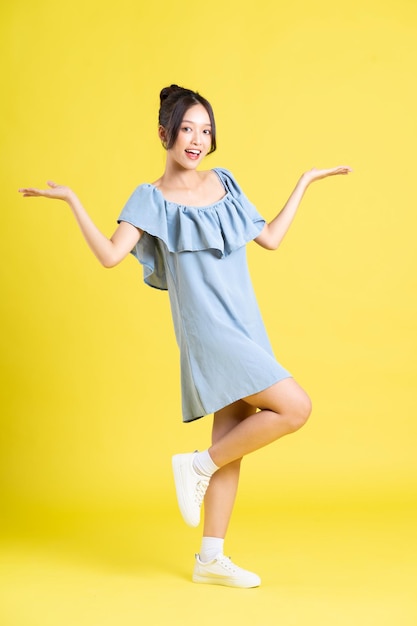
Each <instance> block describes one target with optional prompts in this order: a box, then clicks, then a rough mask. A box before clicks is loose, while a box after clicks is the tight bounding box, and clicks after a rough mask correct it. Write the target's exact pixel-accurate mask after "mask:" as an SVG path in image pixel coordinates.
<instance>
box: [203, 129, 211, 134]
mask: <svg viewBox="0 0 417 626" xmlns="http://www.w3.org/2000/svg"><path fill="white" fill-rule="evenodd" d="M203 132H204V134H205V135H211V130H209V129H208V128H206V130H205V131H203Z"/></svg>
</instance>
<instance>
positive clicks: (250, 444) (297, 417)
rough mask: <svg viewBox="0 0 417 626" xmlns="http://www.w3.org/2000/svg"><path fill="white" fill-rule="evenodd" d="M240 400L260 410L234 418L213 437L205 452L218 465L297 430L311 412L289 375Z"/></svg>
mask: <svg viewBox="0 0 417 626" xmlns="http://www.w3.org/2000/svg"><path fill="white" fill-rule="evenodd" d="M244 401H245V402H246V403H247V404H248V406H250V407H252V409H253V407H254V406H256V407H259V409H261V410H260V411H259V412H257V413H256V412H252V414H251V415H249V416H247V417H246V418H245V419H240V420H238V421H237V422H235V425H234V427H231V428H228V429H226V428H225V430H224V431H223V433H224V434H223V435H222V436H220V437H219V438H217V437H216V440H214V439H213V445H212V446H211V448H209V453H210V456H211V458H212V459H213V461H214V463H215V464H216V465H218V466H219V467H220V468H223V467H224V466H228V465H229V464H230V463H232V462H236V461H237V462H240V459H241V458H242V457H243V456H245V455H246V454H249V453H250V452H254V451H255V450H258V449H259V448H262V447H263V446H266V445H267V444H269V443H272V442H273V441H275V440H276V439H279V438H280V437H283V436H284V435H287V434H289V433H292V432H294V431H296V430H298V429H299V428H301V426H303V424H305V422H306V421H307V419H308V417H309V415H310V412H311V402H310V399H309V397H308V396H307V394H306V393H305V391H304V390H303V389H302V388H301V387H300V386H299V385H298V383H296V381H295V380H294V379H293V378H286V379H285V380H281V381H280V382H278V383H275V385H272V386H271V387H268V389H265V390H264V391H261V392H259V393H256V394H254V395H252V396H248V397H247V398H244ZM232 406H234V405H232ZM224 410H226V409H224ZM219 413H220V412H219ZM235 471H236V470H235ZM219 472H220V470H219ZM219 472H216V474H217V473H219ZM216 474H215V475H214V476H216ZM214 476H213V478H214ZM212 480H213V479H212Z"/></svg>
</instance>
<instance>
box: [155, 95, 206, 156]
mask: <svg viewBox="0 0 417 626" xmlns="http://www.w3.org/2000/svg"><path fill="white" fill-rule="evenodd" d="M159 97H160V100H161V106H160V108H159V117H158V121H159V124H160V125H161V126H163V127H164V129H165V132H166V139H165V142H164V148H166V149H167V150H169V149H170V148H172V146H173V145H174V143H175V141H176V139H177V136H178V133H179V130H180V126H181V123H182V120H183V119H184V115H185V112H186V111H188V109H189V108H190V107H192V106H195V105H196V104H202V105H203V107H204V108H205V109H206V111H207V113H208V116H209V118H210V123H211V148H210V151H209V153H208V154H210V153H211V152H214V151H215V149H216V124H215V121H214V113H213V109H212V107H211V104H210V102H209V101H208V100H206V99H205V98H203V96H200V94H199V93H198V92H197V91H191V89H184V87H179V86H178V85H171V86H170V87H164V88H163V89H162V91H161V93H160V94H159Z"/></svg>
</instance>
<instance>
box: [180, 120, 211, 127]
mask: <svg viewBox="0 0 417 626" xmlns="http://www.w3.org/2000/svg"><path fill="white" fill-rule="evenodd" d="M182 121H183V123H184V122H187V124H198V122H193V120H182ZM202 126H211V124H210V123H208V124H202Z"/></svg>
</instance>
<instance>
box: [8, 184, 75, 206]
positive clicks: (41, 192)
mask: <svg viewBox="0 0 417 626" xmlns="http://www.w3.org/2000/svg"><path fill="white" fill-rule="evenodd" d="M47 184H48V186H49V187H50V188H49V189H37V188H36V187H24V188H22V189H19V193H21V194H23V196H24V197H25V198H39V197H43V198H52V199H55V200H65V201H66V202H70V201H71V200H73V199H74V197H75V194H74V192H73V191H72V189H70V188H69V187H66V186H65V185H58V184H57V183H54V182H53V181H52V180H48V183H47Z"/></svg>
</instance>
